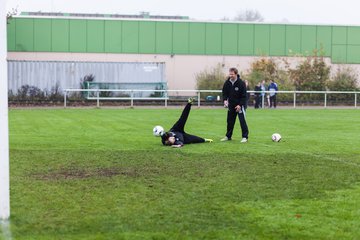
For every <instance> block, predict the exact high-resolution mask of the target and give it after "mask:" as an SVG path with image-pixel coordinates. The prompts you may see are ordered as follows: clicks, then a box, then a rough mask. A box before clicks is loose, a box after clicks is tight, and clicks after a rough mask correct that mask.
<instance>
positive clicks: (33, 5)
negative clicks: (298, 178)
mask: <svg viewBox="0 0 360 240" xmlns="http://www.w3.org/2000/svg"><path fill="white" fill-rule="evenodd" d="M1 1H3V0H1ZM6 1H7V10H8V11H10V10H11V9H13V8H17V9H18V12H21V11H25V12H26V11H42V12H48V11H51V12H71V13H73V12H77V13H108V14H110V13H119V14H139V13H140V12H150V14H151V15H181V16H189V17H190V19H195V20H207V21H208V20H214V21H218V20H220V19H222V18H224V17H227V18H230V19H231V18H233V17H235V16H236V15H237V13H239V12H241V11H244V10H246V9H253V10H258V11H259V12H260V13H261V15H262V16H263V17H264V19H265V22H270V23H278V22H289V23H300V24H331V25H360V13H359V12H360V11H359V9H360V1H359V0H341V1H339V0H337V1H329V0H327V1H325V0H301V1H299V0H296V1H293V0H273V1H266V0H218V1H214V0H212V1H211V0H210V1H209V0H127V1H125V0H101V1H100V0H98V1H95V0H71V1H70V0H6Z"/></svg>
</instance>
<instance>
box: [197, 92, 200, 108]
mask: <svg viewBox="0 0 360 240" xmlns="http://www.w3.org/2000/svg"><path fill="white" fill-rule="evenodd" d="M197 95H198V108H199V107H200V91H198V94H197Z"/></svg>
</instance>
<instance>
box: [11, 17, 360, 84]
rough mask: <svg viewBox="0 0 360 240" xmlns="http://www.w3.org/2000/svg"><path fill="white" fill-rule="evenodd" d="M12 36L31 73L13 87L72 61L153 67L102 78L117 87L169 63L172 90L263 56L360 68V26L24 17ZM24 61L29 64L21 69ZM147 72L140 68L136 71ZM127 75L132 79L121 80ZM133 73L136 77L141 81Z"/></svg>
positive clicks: (19, 59)
mask: <svg viewBox="0 0 360 240" xmlns="http://www.w3.org/2000/svg"><path fill="white" fill-rule="evenodd" d="M7 37H8V61H9V62H10V63H12V64H13V65H12V68H11V71H15V70H14V69H15V68H16V69H17V70H16V71H20V70H21V71H23V73H22V75H21V74H17V73H16V74H14V73H13V74H11V73H10V75H9V86H11V81H19V82H20V83H19V84H23V83H24V81H25V82H26V81H29V80H24V79H23V78H26V77H25V76H27V75H28V74H27V71H30V70H31V69H32V68H46V66H47V65H48V64H47V63H52V64H56V63H59V64H62V65H61V68H60V70H61V71H66V69H67V67H66V66H65V65H64V63H66V64H68V63H72V64H76V63H78V62H81V63H82V64H92V66H93V65H94V64H99V66H100V65H103V66H105V67H104V68H103V70H102V71H105V72H106V73H108V72H109V71H115V70H113V69H114V68H109V69H108V70H107V71H106V70H104V69H105V68H106V65H108V64H113V63H117V64H121V63H127V64H129V63H133V64H135V65H136V64H139V63H141V64H145V65H144V66H142V68H140V69H142V70H143V71H144V74H140V75H139V74H135V73H134V74H131V71H130V73H128V74H127V75H121V74H119V75H117V74H116V72H112V73H111V74H110V75H111V77H109V76H106V74H104V73H102V75H101V76H103V77H102V79H98V80H99V81H105V82H114V83H117V82H119V81H124V82H126V81H140V82H141V79H143V78H147V77H146V76H147V75H146V74H147V73H149V72H152V71H154V70H156V69H157V68H156V67H157V66H161V69H160V72H159V74H158V77H159V78H161V79H157V80H156V79H155V80H153V81H155V82H156V81H158V82H163V83H164V82H165V84H166V85H167V88H168V89H195V88H196V80H195V77H196V74H197V73H199V72H200V71H202V70H204V69H206V68H208V69H209V68H211V67H214V66H215V65H217V64H219V63H220V64H222V66H223V67H224V71H226V69H227V68H228V67H231V66H236V67H238V68H239V69H240V70H242V71H244V70H246V69H248V68H249V66H250V63H251V62H252V61H254V59H256V58H258V57H262V56H270V57H283V58H286V59H288V60H289V61H293V62H296V61H299V60H300V59H302V58H301V57H304V56H308V55H310V54H311V53H312V52H313V50H314V49H322V53H323V54H324V56H325V57H326V61H327V62H328V63H329V64H331V65H333V66H337V65H339V64H340V65H343V64H351V65H352V66H353V67H354V68H355V69H356V70H359V69H360V27H359V26H329V25H298V24H268V23H239V22H199V21H192V20H189V19H187V18H186V17H185V18H181V19H180V20H179V19H165V20H164V19H151V18H143V19H135V20H134V19H122V18H115V17H102V16H97V17H83V16H80V18H79V17H74V16H70V15H65V16H32V15H23V16H17V17H14V18H13V19H12V20H11V21H10V22H9V24H8V30H7ZM24 63H26V64H27V65H26V66H27V67H25V66H22V67H19V64H24ZM39 63H43V65H41V64H40V65H39ZM36 64H37V65H36ZM146 64H149V65H148V66H147V65H146ZM89 66H90V65H89ZM13 68H14V69H13ZM19 69H20V70H19ZM29 69H30V70H29ZM75 69H77V68H75ZM119 69H121V67H120V68H119ZM149 69H150V70H149ZM333 69H336V67H335V68H333ZM142 70H139V68H134V71H142ZM49 71H50V70H49ZM49 71H48V72H49ZM69 71H70V70H69ZM73 71H74V70H73ZM76 71H77V70H76ZM84 71H85V70H84ZM84 71H83V72H81V73H79V74H80V75H81V74H85V73H86V74H92V72H91V68H90V69H89V68H86V72H84ZM47 74H51V71H50V73H47ZM20 75H21V76H22V77H21V78H22V79H19V78H20V77H19V76H20ZM120 75H121V76H122V78H124V77H125V78H128V79H126V81H125V80H121V79H118V77H117V76H120ZM132 75H133V76H136V79H135V80H134V79H132V77H131V76H132ZM10 76H13V78H15V79H10ZM77 76H79V75H77ZM126 76H127V77H126ZM46 77H47V78H50V77H49V76H45V78H46ZM16 78H17V79H16ZM33 78H34V77H33ZM105 78H107V79H105ZM152 78H157V77H156V76H152ZM33 81H34V79H33V80H32V82H33ZM35 81H36V80H35ZM49 81H55V80H51V79H50V80H49ZM56 81H59V80H56ZM54 84H55V82H54ZM60 84H61V87H62V88H69V87H75V86H73V84H70V81H69V80H68V79H67V77H66V76H64V77H63V78H62V79H61V83H60Z"/></svg>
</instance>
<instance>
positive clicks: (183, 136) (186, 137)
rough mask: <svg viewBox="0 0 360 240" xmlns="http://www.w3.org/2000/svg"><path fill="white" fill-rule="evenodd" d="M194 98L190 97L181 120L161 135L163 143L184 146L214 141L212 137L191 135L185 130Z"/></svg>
mask: <svg viewBox="0 0 360 240" xmlns="http://www.w3.org/2000/svg"><path fill="white" fill-rule="evenodd" d="M193 101H194V100H193V99H192V98H189V100H188V104H186V106H185V108H184V110H183V112H182V114H181V116H180V118H179V120H178V121H177V122H176V123H175V124H174V126H172V128H171V129H170V130H169V131H168V132H165V133H164V134H162V135H161V142H162V144H163V145H166V146H171V147H182V146H183V145H184V144H190V143H203V142H212V141H213V140H212V139H207V138H201V137H198V136H195V135H190V134H188V133H186V132H185V131H184V127H185V124H186V121H187V118H188V116H189V113H190V110H191V105H192V103H193Z"/></svg>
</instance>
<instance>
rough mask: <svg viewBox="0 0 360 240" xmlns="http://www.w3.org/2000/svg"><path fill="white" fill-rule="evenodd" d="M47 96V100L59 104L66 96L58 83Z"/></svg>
mask: <svg viewBox="0 0 360 240" xmlns="http://www.w3.org/2000/svg"><path fill="white" fill-rule="evenodd" d="M46 95H47V99H48V100H49V101H52V102H58V101H62V100H63V99H64V94H63V93H62V92H61V90H60V85H59V83H58V82H57V83H56V84H55V86H54V87H52V88H51V90H50V92H47V94H46Z"/></svg>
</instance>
